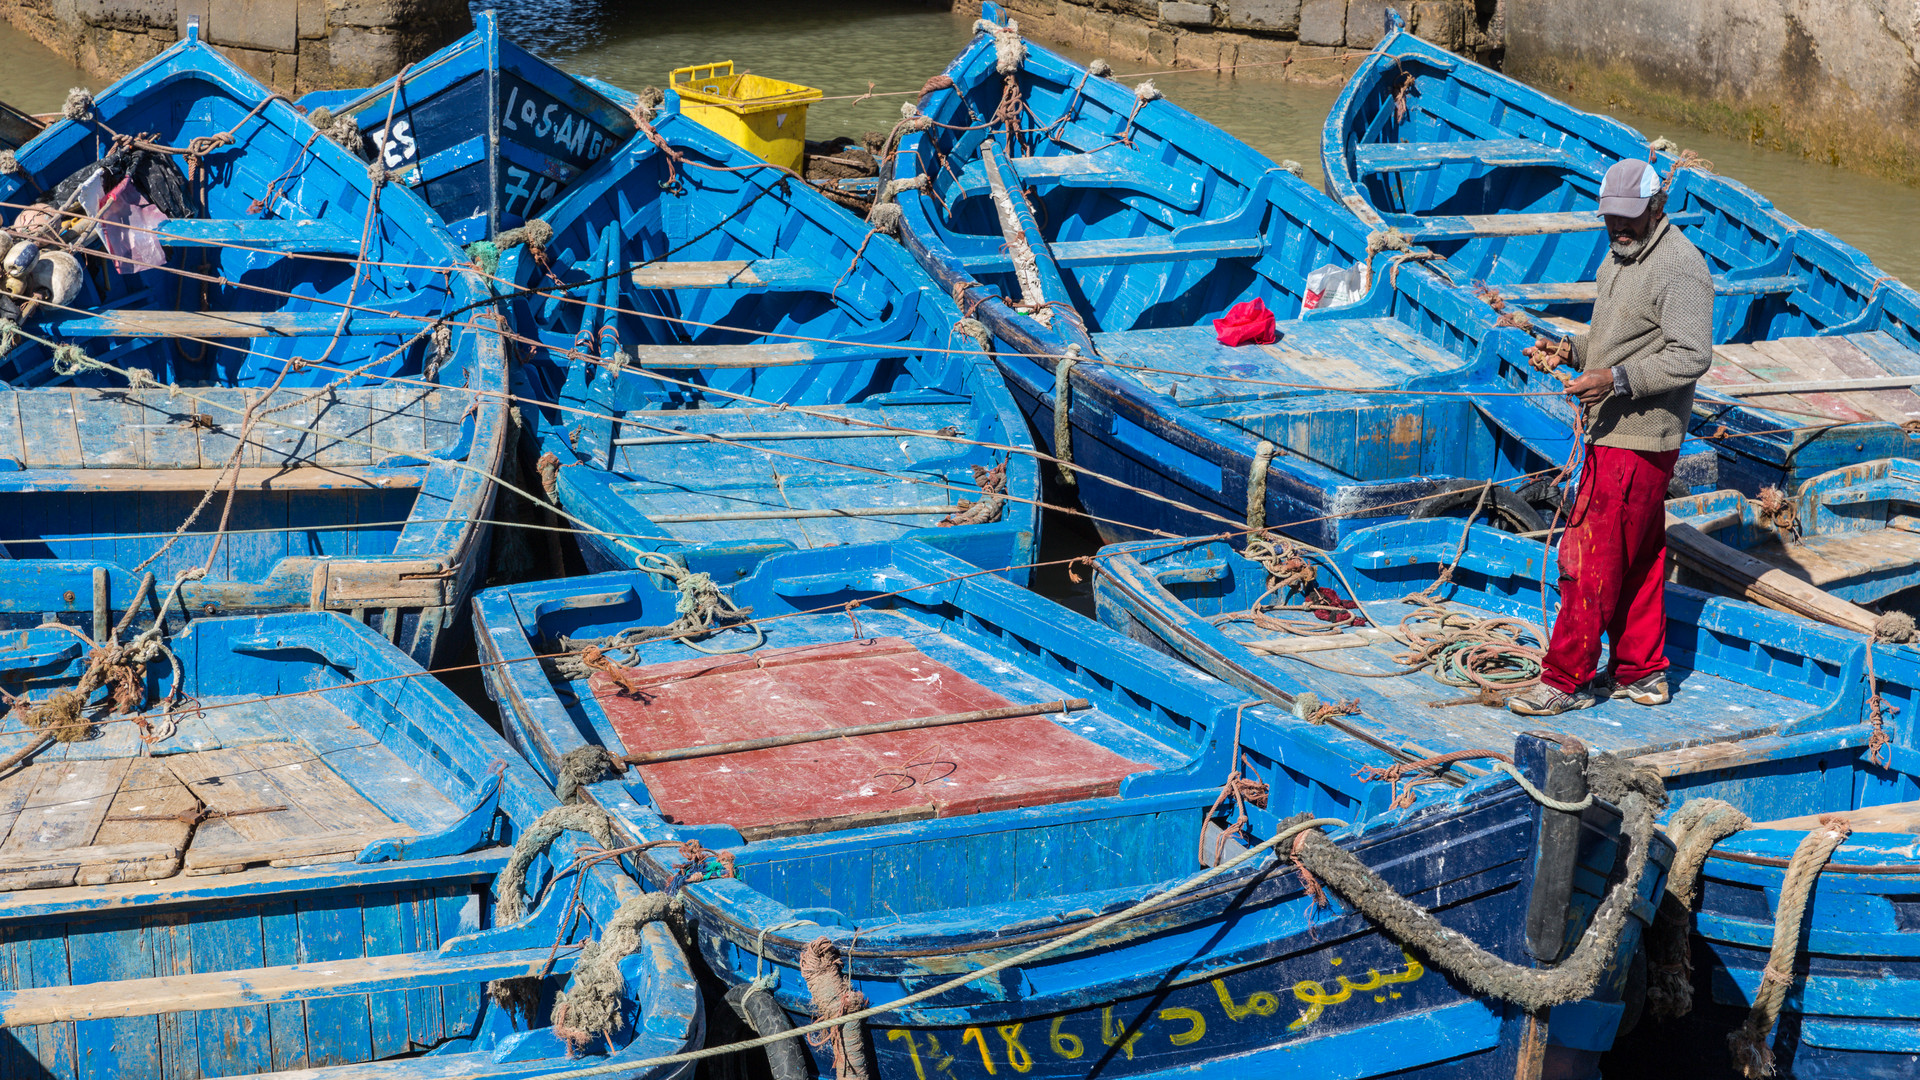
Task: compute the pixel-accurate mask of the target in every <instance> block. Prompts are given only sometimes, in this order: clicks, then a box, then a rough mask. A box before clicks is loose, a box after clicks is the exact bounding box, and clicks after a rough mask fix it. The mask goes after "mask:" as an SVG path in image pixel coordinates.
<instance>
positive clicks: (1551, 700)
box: [1507, 683, 1596, 716]
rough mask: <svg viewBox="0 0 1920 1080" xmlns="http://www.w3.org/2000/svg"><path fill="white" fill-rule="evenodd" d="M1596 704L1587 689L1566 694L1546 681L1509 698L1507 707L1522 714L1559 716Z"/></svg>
mask: <svg viewBox="0 0 1920 1080" xmlns="http://www.w3.org/2000/svg"><path fill="white" fill-rule="evenodd" d="M1595 704H1596V702H1595V700H1594V697H1593V695H1592V694H1589V693H1587V692H1586V691H1585V690H1580V691H1576V692H1575V693H1571V694H1565V693H1561V692H1560V691H1559V690H1558V689H1555V688H1554V687H1551V686H1548V685H1547V684H1546V683H1540V684H1538V685H1535V686H1529V687H1527V688H1526V689H1525V690H1522V691H1520V692H1519V693H1517V694H1515V695H1513V696H1512V697H1510V698H1508V699H1507V708H1509V709H1512V710H1513V711H1514V712H1517V713H1519V714H1520V715H1521V716H1559V715H1560V714H1561V713H1565V712H1573V711H1575V710H1576V709H1590V708H1592V707H1593V706H1594V705H1595Z"/></svg>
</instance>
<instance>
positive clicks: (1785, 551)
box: [1742, 529, 1920, 586]
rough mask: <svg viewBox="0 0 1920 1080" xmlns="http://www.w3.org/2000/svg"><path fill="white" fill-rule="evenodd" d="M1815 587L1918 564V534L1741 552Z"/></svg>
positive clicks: (1807, 540) (1845, 537)
mask: <svg viewBox="0 0 1920 1080" xmlns="http://www.w3.org/2000/svg"><path fill="white" fill-rule="evenodd" d="M1742 550H1744V551H1746V552H1747V553H1748V554H1750V555H1752V556H1753V557H1754V558H1756V559H1759V560H1761V561H1762V562H1765V563H1767V564H1768V565H1770V566H1775V567H1778V568H1779V569H1781V570H1784V571H1786V572H1787V573H1789V574H1792V575H1793V576H1794V577H1797V578H1800V579H1802V580H1804V581H1808V582H1811V583H1813V584H1815V585H1820V586H1828V585H1835V584H1839V583H1844V582H1846V581H1849V580H1857V579H1865V578H1867V577H1869V576H1870V575H1875V574H1881V573H1885V572H1887V571H1889V570H1897V569H1899V568H1900V567H1903V566H1911V565H1914V564H1915V563H1920V534H1915V533H1909V532H1902V531H1900V530H1898V529H1873V530H1871V531H1867V532H1857V533H1839V534H1834V535H1815V536H1808V537H1804V538H1802V539H1800V540H1798V541H1795V542H1793V543H1790V544H1781V543H1779V542H1777V541H1776V542H1768V543H1764V544H1756V545H1753V546H1751V547H1747V548H1744V549H1742Z"/></svg>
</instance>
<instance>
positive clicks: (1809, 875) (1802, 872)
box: [1727, 814, 1853, 1080]
mask: <svg viewBox="0 0 1920 1080" xmlns="http://www.w3.org/2000/svg"><path fill="white" fill-rule="evenodd" d="M1851 835H1853V826H1852V825H1849V824H1847V821H1846V819H1845V818H1842V817H1839V816H1837V815H1833V814H1829V815H1827V816H1825V817H1822V818H1821V819H1820V825H1819V826H1818V827H1817V828H1815V829H1814V830H1813V831H1811V832H1809V833H1807V835H1806V836H1805V837H1803V838H1802V839H1801V841H1800V845H1799V846H1798V847H1796V848H1795V849H1794V851H1793V858H1791V859H1789V860H1788V861H1787V872H1786V875H1785V877H1783V878H1782V879H1781V882H1780V903H1779V907H1778V909H1777V911H1778V914H1777V915H1776V916H1775V918H1774V923H1773V946H1772V948H1770V949H1769V950H1768V951H1767V966H1766V967H1765V968H1764V969H1763V970H1762V972H1761V975H1760V988H1759V989H1758V990H1757V991H1755V993H1754V995H1753V1007H1752V1009H1751V1010H1749V1011H1748V1013H1747V1019H1746V1022H1745V1023H1743V1024H1741V1025H1740V1028H1739V1030H1737V1031H1735V1032H1733V1033H1732V1034H1730V1035H1728V1036H1727V1048H1728V1049H1729V1050H1731V1051H1732V1052H1733V1064H1734V1068H1736V1069H1737V1070H1739V1072H1740V1075H1742V1076H1745V1077H1747V1080H1760V1078H1761V1077H1767V1076H1772V1075H1773V1047H1772V1046H1770V1045H1768V1042H1767V1040H1768V1038H1769V1037H1770V1036H1771V1035H1772V1034H1773V1024H1774V1021H1775V1020H1777V1019H1778V1018H1779V1016H1780V1007H1781V1005H1783V1004H1785V1002H1786V1000H1787V991H1788V990H1790V989H1792V988H1793V982H1794V968H1795V966H1796V965H1797V964H1798V962H1799V958H1800V930H1801V926H1802V924H1803V923H1804V922H1805V921H1806V917H1807V911H1808V908H1809V907H1810V906H1811V901H1812V900H1813V886H1814V883H1815V882H1817V881H1819V880H1820V872H1821V871H1822V870H1824V869H1826V866H1827V861H1828V860H1829V859H1831V858H1832V857H1833V853H1834V851H1835V850H1836V849H1837V848H1839V846H1840V845H1841V844H1842V843H1845V842H1846V839H1847V837H1849V836H1851Z"/></svg>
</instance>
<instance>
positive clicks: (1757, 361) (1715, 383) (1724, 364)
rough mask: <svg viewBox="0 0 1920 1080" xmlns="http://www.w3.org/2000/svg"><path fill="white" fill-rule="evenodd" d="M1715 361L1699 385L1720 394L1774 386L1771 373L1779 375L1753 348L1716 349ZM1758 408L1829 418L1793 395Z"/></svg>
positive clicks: (1774, 397) (1770, 397)
mask: <svg viewBox="0 0 1920 1080" xmlns="http://www.w3.org/2000/svg"><path fill="white" fill-rule="evenodd" d="M1713 359H1714V363H1713V366H1711V367H1709V368H1708V369H1707V373H1706V374H1705V375H1703V376H1702V377H1701V379H1700V381H1701V383H1703V384H1705V385H1706V386H1708V387H1711V388H1712V389H1715V390H1721V391H1724V392H1726V393H1728V394H1730V395H1731V394H1733V393H1734V391H1733V390H1731V389H1729V388H1730V387H1737V386H1747V385H1751V384H1755V383H1768V382H1773V381H1775V380H1774V379H1773V378H1772V377H1771V375H1770V374H1769V372H1770V371H1771V372H1772V374H1775V375H1777V374H1780V372H1779V371H1777V370H1774V369H1775V368H1776V367H1777V365H1775V364H1774V362H1773V361H1772V360H1770V359H1768V358H1767V357H1766V356H1764V355H1762V354H1761V353H1760V352H1759V351H1758V350H1756V349H1755V348H1754V347H1753V346H1751V345H1737V344H1734V345H1715V346H1714V347H1713ZM1759 407H1760V408H1763V409H1764V408H1769V407H1771V408H1776V409H1782V410H1786V411H1789V412H1796V413H1805V414H1807V415H1809V416H1824V415H1826V414H1825V413H1824V412H1822V411H1821V410H1818V409H1815V408H1814V407H1813V406H1812V405H1811V404H1809V403H1808V402H1806V401H1805V400H1803V399H1801V398H1798V397H1795V396H1793V395H1791V394H1781V395H1775V394H1768V395H1767V396H1766V398H1765V399H1764V403H1763V404H1761V405H1760V406H1759Z"/></svg>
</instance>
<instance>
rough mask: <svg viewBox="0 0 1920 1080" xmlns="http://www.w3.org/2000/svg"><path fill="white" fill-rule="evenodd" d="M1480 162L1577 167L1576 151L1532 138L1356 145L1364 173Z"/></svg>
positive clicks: (1355, 153) (1356, 160)
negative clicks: (1574, 154)
mask: <svg viewBox="0 0 1920 1080" xmlns="http://www.w3.org/2000/svg"><path fill="white" fill-rule="evenodd" d="M1462 162H1477V163H1479V164H1481V165H1492V166H1497V167H1502V168H1514V167H1521V166H1528V165H1545V166H1558V167H1560V168H1569V169H1570V168H1573V167H1575V166H1576V165H1577V164H1578V163H1579V162H1578V159H1576V158H1575V157H1574V156H1573V154H1571V153H1569V152H1568V151H1565V150H1560V149H1556V148H1554V147H1551V146H1547V145H1545V144H1543V143H1538V142H1535V141H1533V140H1532V139H1458V140H1455V141H1452V142H1431V143H1365V144H1362V145H1360V146H1357V147H1355V148H1354V151H1353V164H1354V170H1355V171H1356V172H1358V173H1359V174H1360V175H1362V176H1365V175H1367V174H1368V173H1383V172H1407V171H1411V170H1416V169H1436V168H1439V167H1440V166H1442V165H1452V164H1458V163H1462Z"/></svg>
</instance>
